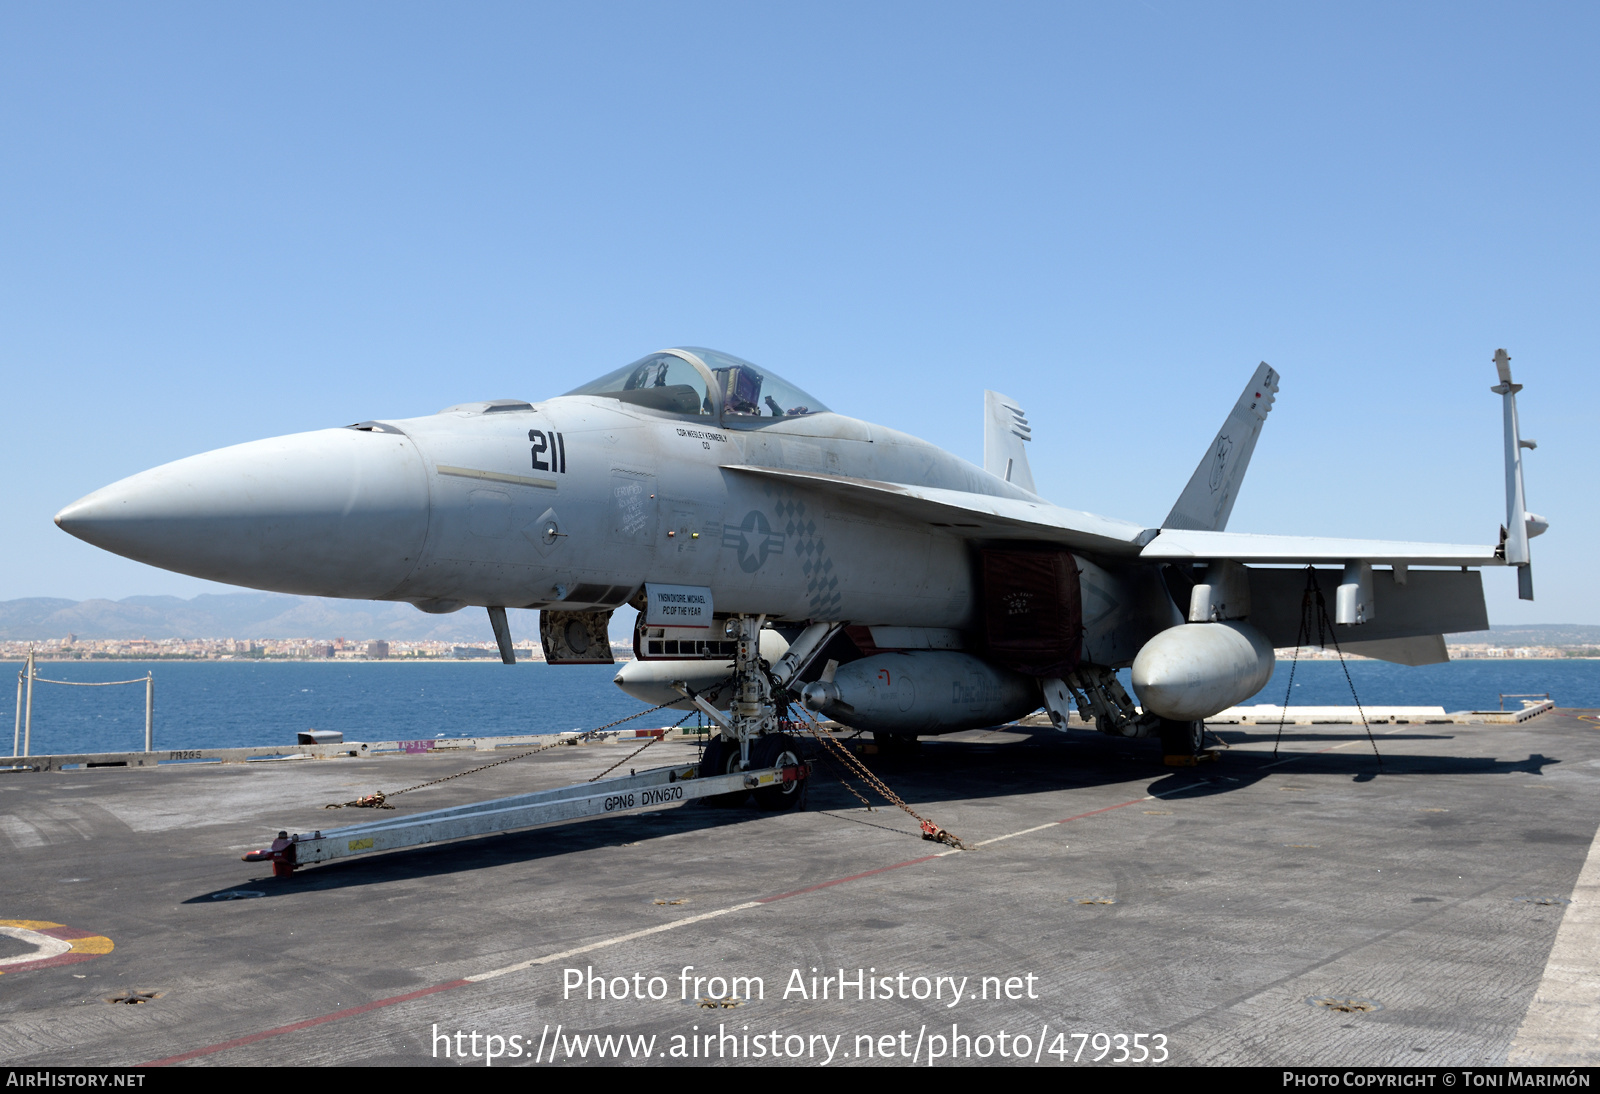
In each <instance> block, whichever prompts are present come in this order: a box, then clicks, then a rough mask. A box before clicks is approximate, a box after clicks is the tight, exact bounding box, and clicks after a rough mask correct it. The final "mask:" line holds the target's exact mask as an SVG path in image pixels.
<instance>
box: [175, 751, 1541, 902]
mask: <svg viewBox="0 0 1600 1094" xmlns="http://www.w3.org/2000/svg"><path fill="white" fill-rule="evenodd" d="M1341 736H1342V735H1341ZM1250 739H1252V740H1259V739H1261V738H1259V737H1252V738H1250ZM1267 739H1269V740H1270V739H1271V738H1270V737H1269V738H1267ZM1295 739H1298V740H1303V741H1327V740H1329V739H1330V736H1329V735H1297V736H1296V737H1294V738H1291V737H1289V736H1288V735H1285V738H1284V740H1285V741H1290V740H1295ZM1333 739H1335V740H1337V739H1339V738H1338V737H1335V738H1333ZM1406 739H1412V740H1437V739H1441V738H1439V737H1437V736H1434V735H1422V734H1419V735H1414V736H1411V737H1409V738H1408V737H1400V736H1383V737H1380V738H1379V748H1380V750H1381V749H1382V747H1383V744H1384V742H1386V741H1397V740H1406ZM1443 739H1448V738H1443ZM1237 740H1238V738H1235V741H1234V743H1237ZM1358 740H1359V738H1358ZM807 745H808V746H809V747H808V748H807V749H806V751H808V752H810V753H812V754H813V756H816V757H817V758H818V760H819V762H818V763H817V764H816V767H815V775H814V776H813V778H812V780H811V784H810V786H809V787H808V788H807V790H806V799H805V801H804V803H803V805H802V808H804V809H807V810H810V811H812V812H818V813H830V814H832V815H833V816H835V817H836V819H840V820H846V821H850V822H853V823H857V824H864V825H868V826H871V827H878V828H883V829H886V830H890V831H894V832H897V833H900V834H903V835H905V836H906V837H907V843H908V845H910V844H912V843H917V844H921V840H920V839H919V837H918V834H917V832H916V831H915V822H913V821H912V820H911V819H910V818H909V817H906V816H905V815H904V814H903V813H902V812H900V810H898V809H897V808H896V807H895V806H893V805H892V804H888V803H886V802H884V801H883V800H882V798H881V797H880V796H879V795H878V794H876V793H874V792H873V791H871V790H870V789H869V788H868V787H867V786H866V785H865V784H864V783H863V781H862V780H861V779H860V778H859V776H858V775H856V774H855V773H854V772H850V773H849V785H850V786H851V787H853V788H855V789H856V790H857V791H858V792H860V793H862V794H863V795H865V796H866V797H867V799H868V800H869V801H870V802H871V803H872V805H873V807H874V810H875V812H873V813H867V812H866V811H865V810H863V809H862V808H861V802H860V801H859V800H858V799H857V798H856V797H855V796H854V795H852V794H851V793H850V792H849V791H848V790H846V789H845V787H844V786H842V785H841V784H840V779H839V776H840V774H841V773H842V772H844V770H845V769H844V766H843V765H842V764H841V763H840V762H839V761H838V760H837V759H834V758H833V757H832V756H831V755H827V756H826V757H824V756H823V754H822V750H821V746H819V745H816V744H815V743H814V742H807ZM862 759H863V761H864V762H865V763H866V765H867V767H868V769H869V770H870V771H872V773H873V774H874V775H876V776H877V777H878V778H880V779H881V780H882V781H883V782H884V783H885V784H886V785H888V786H889V787H890V788H891V789H892V790H893V791H894V792H895V793H897V794H898V795H899V796H900V797H901V798H903V799H904V800H905V801H906V802H907V803H908V804H911V805H913V806H917V805H922V804H925V803H931V802H941V801H950V800H962V801H968V802H972V801H983V800H986V799H990V800H992V799H1003V798H1009V797H1013V796H1016V795H1020V794H1038V793H1044V792H1049V791H1063V790H1064V791H1071V790H1078V789H1092V788H1094V787H1098V786H1106V785H1114V784H1125V783H1130V782H1139V781H1141V780H1143V779H1149V780H1150V782H1149V783H1148V786H1147V789H1146V792H1147V793H1150V794H1153V795H1155V796H1157V797H1162V798H1166V799H1168V800H1178V799H1185V798H1203V797H1209V796H1212V795H1216V794H1227V793H1231V792H1233V791H1236V790H1242V789H1246V788H1248V787H1250V786H1253V785H1255V784H1256V783H1259V782H1260V781H1261V780H1263V779H1265V778H1267V777H1268V776H1269V775H1273V774H1279V775H1283V774H1300V775H1311V774H1317V775H1343V776H1349V777H1351V778H1352V779H1354V780H1355V781H1357V782H1367V781H1370V780H1372V779H1374V778H1376V777H1378V776H1380V775H1382V776H1388V777H1395V776H1432V775H1506V774H1512V773H1517V772H1521V773H1525V774H1532V775H1541V774H1543V773H1544V770H1545V768H1547V767H1549V766H1551V765H1553V764H1557V763H1560V762H1561V761H1560V760H1559V759H1556V758H1554V757H1550V756H1545V755H1543V754H1540V753H1534V754H1531V755H1529V756H1528V758H1527V759H1525V760H1498V759H1493V758H1488V757H1477V756H1462V757H1454V756H1417V755H1397V756H1386V757H1384V759H1383V763H1382V766H1381V767H1380V766H1379V764H1378V762H1377V759H1376V758H1375V757H1374V756H1373V754H1372V752H1371V750H1370V748H1366V745H1365V742H1364V741H1362V749H1361V750H1358V749H1356V748H1351V749H1342V750H1340V751H1338V752H1309V753H1302V754H1298V755H1296V754H1293V753H1283V754H1280V755H1279V756H1278V757H1277V758H1276V760H1275V759H1274V757H1273V756H1272V755H1271V754H1270V753H1262V752H1250V753H1240V752H1232V753H1228V752H1224V753H1223V759H1222V761H1221V763H1219V764H1205V765H1201V766H1199V767H1193V768H1177V769H1174V768H1166V767H1163V766H1162V764H1161V755H1160V746H1159V745H1158V744H1157V743H1156V742H1155V741H1152V740H1128V739H1123V738H1112V737H1107V736H1103V735H1101V734H1090V733H1081V734H1079V733H1070V734H1059V735H1058V734H1055V733H1054V732H1053V731H1046V732H1045V733H1040V734H1035V735H1033V736H1031V737H1029V738H1028V739H1025V740H1015V739H1014V738H1013V739H1012V740H1010V741H1009V742H1008V743H998V744H985V743H982V742H953V741H946V742H928V743H926V744H925V745H924V746H923V747H921V748H918V749H916V750H914V751H911V752H907V753H902V754H888V755H875V756H866V757H862ZM1284 760H1287V761H1288V762H1280V761H1284ZM769 816H771V814H768V813H766V812H764V811H762V810H760V809H757V808H756V807H754V806H753V805H748V804H747V805H745V806H743V807H740V808H733V809H718V808H712V807H710V806H707V805H704V804H703V803H690V804H688V805H684V806H680V807H677V808H669V809H663V810H661V811H659V812H656V813H653V814H640V813H632V814H625V815H622V816H611V817H596V818H591V819H588V820H579V821H570V822H565V823H561V824H554V825H548V826H545V827H542V828H534V829H527V830H524V831H520V832H514V833H507V834H504V835H495V836H483V837H478V838H475V839H467V840H459V841H455V842H451V843H441V844H435V845H431V846H427V847H418V848H415V849H411V850H401V851H395V852H390V853H386V854H381V855H377V856H374V857H371V858H361V859H348V860H342V861H338V862H333V863H328V864H327V865H322V866H315V867H308V868H305V869H303V870H302V871H300V872H298V873H296V874H295V876H294V877H292V878H289V879H281V878H274V877H271V876H270V875H269V876H266V877H263V878H255V879H252V880H250V881H248V882H245V881H240V882H234V883H233V884H231V885H229V886H228V887H227V888H226V889H219V890H216V891H214V892H207V893H201V894H199V895H196V896H193V897H190V898H189V899H188V900H186V901H184V903H186V904H208V903H212V902H214V901H215V902H218V903H221V902H224V901H225V900H226V899H227V894H228V893H229V892H230V891H233V890H239V889H248V890H253V891H256V892H260V893H262V894H263V895H264V896H265V897H266V898H268V899H271V898H273V897H277V896H283V895H288V894H292V893H307V892H321V891H324V890H337V889H347V888H353V887H363V886H368V885H382V884H387V883H392V882H400V881H409V880H416V879H421V878H432V877H444V876H449V875H452V874H459V873H462V872H466V871H474V870H483V869H490V868H493V867H496V866H505V865H511V864H514V863H526V862H535V861H539V860H541V859H551V858H557V857H559V856H563V855H567V854H570V853H572V852H575V851H587V850H595V849H598V848H603V847H616V846H623V845H629V844H645V843H647V842H648V841H650V840H653V839H656V838H659V837H661V836H666V835H673V834H677V833H682V832H704V833H708V834H709V833H712V832H717V831H721V830H724V829H729V828H735V827H738V826H740V825H744V824H750V823H753V822H756V821H760V820H763V819H766V818H767V817H769ZM934 819H935V820H938V819H939V818H938V817H935V818H934ZM922 845H923V846H926V845H925V844H922Z"/></svg>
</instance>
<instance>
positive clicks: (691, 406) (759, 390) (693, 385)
mask: <svg viewBox="0 0 1600 1094" xmlns="http://www.w3.org/2000/svg"><path fill="white" fill-rule="evenodd" d="M567 394H568V395H599V396H604V397H607V398H612V399H619V400H621V401H622V402H625V403H632V404H633V405H635V406H642V407H647V408H649V409H651V410H664V411H668V412H670V413H673V414H703V415H708V416H712V415H715V414H716V413H717V411H718V409H719V406H720V409H721V412H722V417H723V418H724V420H728V421H737V420H739V419H756V418H797V417H800V416H802V415H806V414H818V413H821V412H823V411H826V410H827V409H828V408H827V407H825V406H823V405H822V404H821V403H819V402H818V401H817V400H816V399H814V398H812V397H811V396H810V395H807V394H806V393H805V392H803V391H801V390H800V389H799V388H797V387H795V386H794V385H793V384H791V383H789V382H788V381H787V380H784V379H783V378H782V377H780V376H777V375H774V374H773V373H772V372H771V371H769V370H767V369H763V368H757V367H756V366H755V365H752V364H751V363H750V362H749V361H745V360H742V359H741V358H738V357H734V356H732V355H731V354H727V353H719V352H717V351H716V350H714V349H705V348H703V347H700V346H682V347H679V348H677V349H670V350H662V351H661V352H660V353H652V354H651V355H650V356H648V357H643V358H640V359H639V360H637V361H635V362H634V363H633V364H631V365H629V366H627V367H626V368H619V369H617V371H615V372H611V373H607V374H606V375H604V376H602V377H600V378H599V379H598V380H594V381H592V382H590V383H587V384H584V385H583V386H582V387H579V388H574V389H573V390H572V391H569V392H567Z"/></svg>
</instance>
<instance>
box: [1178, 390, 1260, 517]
mask: <svg viewBox="0 0 1600 1094" xmlns="http://www.w3.org/2000/svg"><path fill="white" fill-rule="evenodd" d="M1277 393H1278V374H1277V372H1276V371H1274V370H1273V368H1272V367H1271V366H1270V365H1268V364H1267V363H1266V362H1265V361H1263V362H1261V367H1260V368H1258V369H1256V374H1255V375H1254V376H1252V377H1250V383H1249V384H1247V385H1246V386H1245V389H1244V393H1243V394H1242V395H1240V396H1239V401H1238V402H1237V403H1235V404H1234V407H1233V410H1232V412H1231V413H1229V415H1228V417H1227V420H1226V421H1224V422H1223V423H1222V429H1221V430H1219V431H1218V432H1217V438H1216V440H1214V441H1212V442H1211V447H1210V448H1209V449H1207V451H1206V454H1205V457H1204V458H1203V459H1202V460H1201V461H1200V466H1199V467H1196V468H1195V469H1194V477H1193V478H1191V479H1190V480H1189V485H1188V486H1186V487H1184V488H1183V493H1182V494H1180V495H1178V501H1177V504H1175V505H1174V506H1173V507H1172V512H1170V513H1168V514H1167V519H1166V520H1164V521H1162V523H1161V527H1163V528H1191V529H1195V530H1198V531H1203V532H1220V531H1223V530H1224V529H1225V528H1227V526H1228V515H1229V514H1230V513H1232V512H1233V502H1234V499H1235V498H1236V497H1238V496H1239V484H1240V483H1242V482H1243V481H1244V472H1245V469H1246V468H1247V467H1249V466H1250V454H1251V453H1252V452H1254V451H1255V450H1256V438H1257V437H1259V436H1261V424H1262V423H1263V422H1265V421H1266V420H1267V413H1268V412H1269V411H1271V410H1272V401H1273V398H1274V397H1275V396H1276V395H1277Z"/></svg>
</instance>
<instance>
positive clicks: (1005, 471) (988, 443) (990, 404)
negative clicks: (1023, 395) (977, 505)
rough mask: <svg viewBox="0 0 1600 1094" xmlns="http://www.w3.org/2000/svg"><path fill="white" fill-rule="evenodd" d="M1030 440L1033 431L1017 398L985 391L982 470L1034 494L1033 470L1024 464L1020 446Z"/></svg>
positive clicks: (1026, 461) (1024, 459)
mask: <svg viewBox="0 0 1600 1094" xmlns="http://www.w3.org/2000/svg"><path fill="white" fill-rule="evenodd" d="M1031 440H1033V431H1032V430H1031V429H1029V428H1028V416H1027V415H1026V414H1024V413H1023V412H1022V407H1021V406H1019V405H1018V404H1017V401H1016V400H1015V399H1008V398H1006V397H1005V396H1004V395H1001V394H1000V393H999V392H998V391H985V392H984V393H983V469H984V470H985V471H987V472H989V474H991V475H994V476H996V477H998V478H1002V479H1004V480H1006V482H1009V483H1013V484H1015V485H1017V486H1020V487H1022V488H1023V489H1024V490H1026V491H1027V492H1028V493H1030V494H1035V493H1038V491H1037V490H1035V489H1034V486H1033V471H1032V470H1031V469H1030V468H1029V467H1028V454H1027V453H1026V452H1025V451H1023V448H1022V446H1023V444H1024V443H1026V442H1027V441H1031Z"/></svg>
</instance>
